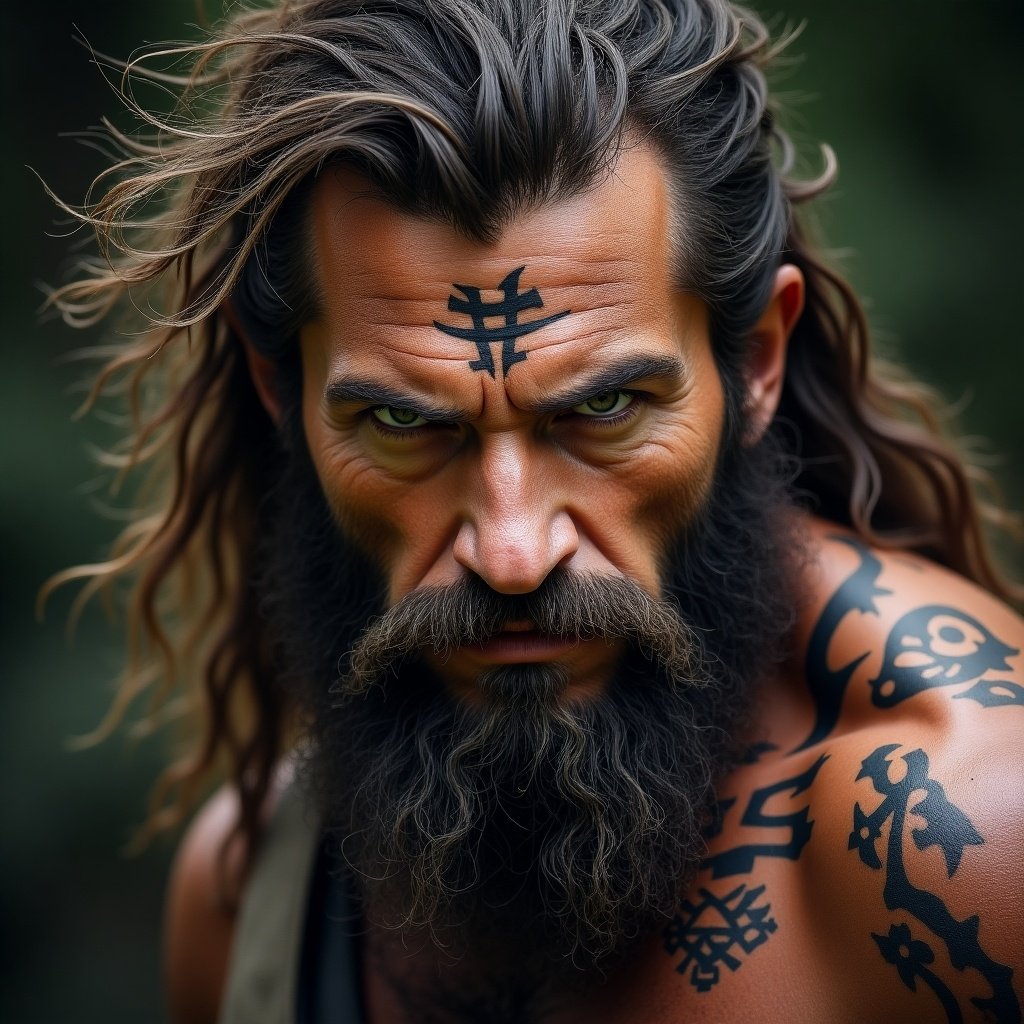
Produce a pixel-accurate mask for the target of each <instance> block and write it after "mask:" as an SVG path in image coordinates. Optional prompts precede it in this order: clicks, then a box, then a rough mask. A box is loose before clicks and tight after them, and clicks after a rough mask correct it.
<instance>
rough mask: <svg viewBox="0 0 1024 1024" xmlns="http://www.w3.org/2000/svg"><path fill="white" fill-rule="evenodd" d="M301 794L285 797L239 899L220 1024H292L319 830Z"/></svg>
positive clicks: (295, 790) (289, 791)
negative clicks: (238, 911) (239, 909)
mask: <svg viewBox="0 0 1024 1024" xmlns="http://www.w3.org/2000/svg"><path fill="white" fill-rule="evenodd" d="M313 817H314V815H313V814H312V812H311V811H310V810H309V808H308V807H307V805H306V802H305V801H304V800H303V796H302V793H301V792H300V788H299V787H298V786H294V785H291V786H288V787H287V788H286V789H285V791H284V792H283V793H282V795H281V798H280V800H279V802H278V805H277V807H276V808H275V810H274V814H273V816H272V817H271V821H270V825H269V827H268V828H267V830H266V832H265V833H264V835H263V837H262V843H261V846H260V849H259V852H258V853H257V856H256V860H255V863H254V864H253V866H252V870H251V872H250V875H249V880H248V882H247V884H246V888H245V893H244V895H243V898H242V907H241V912H240V913H239V917H238V924H237V926H236V930H235V938H234V944H233V947H232V950H231V961H230V967H229V970H228V979H227V985H226V986H225V992H224V1000H223V1003H222V1005H221V1012H220V1016H219V1018H218V1022H219V1024H295V1007H296V996H297V988H296V986H297V985H298V976H299V959H300V957H301V954H302V938H303V932H304V925H305V919H306V904H307V900H308V895H309V886H310V882H311V879H312V874H313V865H314V863H315V860H316V854H317V849H318V846H319V838H320V830H319V828H318V827H317V825H316V822H315V821H314V820H313Z"/></svg>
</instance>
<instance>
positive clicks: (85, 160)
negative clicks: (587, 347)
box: [0, 0, 1024, 1024]
mask: <svg viewBox="0 0 1024 1024" xmlns="http://www.w3.org/2000/svg"><path fill="white" fill-rule="evenodd" d="M761 10H762V11H764V13H766V14H769V15H773V14H774V12H775V11H777V10H778V11H780V14H779V16H778V18H777V20H776V21H775V24H776V27H777V28H780V29H781V28H782V27H783V26H784V24H785V21H786V17H787V16H788V18H789V19H791V20H792V21H800V20H802V19H805V18H806V19H807V27H806V31H805V32H804V34H803V36H802V37H801V38H800V39H799V40H798V42H797V43H796V44H795V46H794V47H793V51H792V52H793V53H794V54H802V55H803V59H802V60H801V61H800V62H798V63H794V64H793V65H792V66H791V67H790V68H789V69H788V70H787V72H786V74H785V75H784V76H783V77H782V79H781V81H780V82H779V87H780V89H781V90H782V92H783V93H784V94H785V95H786V98H787V106H788V108H789V111H790V116H789V119H788V120H789V125H790V127H791V128H792V129H793V130H794V131H795V133H796V134H797V136H798V137H799V138H800V139H801V140H802V141H803V142H804V143H805V144H806V145H807V147H808V151H809V152H811V151H812V150H811V146H812V144H813V143H814V142H815V141H816V140H825V141H828V142H829V143H830V144H831V145H832V146H833V147H834V148H835V150H836V151H837V153H838V155H839V159H840V163H841V168H842V173H841V177H840V182H839V186H838V188H837V189H836V190H835V192H834V193H833V195H832V197H831V198H829V199H828V200H827V201H826V202H824V203H823V204H820V219H821V221H822V222H823V225H824V228H825V230H826V234H827V236H828V238H829V241H830V242H831V244H832V245H834V246H836V247H841V248H842V249H843V250H844V253H845V255H844V265H845V267H846V270H847V272H848V273H849V275H850V276H851V277H852V279H853V281H854V282H855V284H856V285H857V286H858V287H859V288H860V290H861V291H862V293H863V294H864V295H865V296H866V297H867V299H868V302H869V308H870V310H871V316H872V320H873V322H874V324H875V326H876V328H878V330H879V331H880V335H881V338H882V341H883V345H884V348H885V350H886V351H887V352H893V353H897V352H898V353H902V355H903V357H904V358H905V359H906V360H907V361H908V362H909V363H910V364H911V365H912V366H913V367H914V369H915V371H916V372H917V373H918V374H919V375H920V376H921V377H922V378H924V379H925V380H928V381H930V382H932V383H934V384H936V385H938V386H939V387H940V388H941V389H942V390H943V391H944V392H945V393H946V395H947V396H949V397H951V398H953V399H956V400H961V399H962V400H963V402H964V406H963V411H962V413H961V424H962V428H963V430H964V432H965V433H968V434H971V435H980V436H982V437H985V438H988V439H989V441H990V444H989V446H988V449H987V450H988V451H989V452H990V453H991V454H993V455H995V454H999V455H1001V459H1000V461H999V462H997V463H996V465H995V470H996V472H997V474H998V475H999V477H1000V479H1001V481H1002V483H1003V485H1004V488H1005V490H1006V492H1007V494H1008V496H1009V499H1010V502H1011V504H1013V505H1014V506H1015V507H1017V508H1019V507H1021V504H1022V497H1024V468H1022V462H1021V455H1020V448H1019V440H1020V438H1021V434H1022V429H1021V428H1022V424H1024V414H1022V406H1024V398H1022V395H1021V382H1020V377H1021V371H1022V367H1024V359H1022V356H1021V350H1020V340H1021V337H1022V331H1021V327H1020V320H1019V312H1018V306H1019V304H1020V299H1021V288H1022V286H1021V270H1022V269H1024V266H1022V264H1024V260H1022V257H1021V245H1022V239H1024V214H1022V209H1024V204H1022V202H1021V197H1020V189H1021V183H1022V178H1024V131H1022V121H1024V118H1022V110H1024V81H1022V76H1021V71H1020V68H1021V60H1020V46H1021V42H1020V41H1021V39H1022V38H1024V3H1021V0H932V2H917V0H901V2H899V3H892V2H888V3H883V2H861V3H857V4H852V3H848V2H838V0H818V2H817V3H812V2H811V0H794V2H793V3H790V4H789V5H788V6H787V7H785V8H774V7H773V8H768V7H766V6H764V5H762V6H761ZM195 20H196V7H195V4H194V2H193V0H175V2H172V0H162V2H160V3H156V4H152V5H144V4H138V3H129V2H126V0H117V2H114V0H108V2H105V3H84V2H82V0H51V2H49V3H45V4H42V3H36V4H23V5H19V12H18V14H17V15H15V16H14V20H13V22H12V21H11V20H10V16H9V17H8V22H7V24H8V28H7V31H6V33H5V35H4V41H3V44H2V45H3V47H4V53H3V62H2V68H3V72H2V73H3V98H4V105H5V110H4V114H5V118H4V123H5V124H6V125H7V131H8V133H9V136H8V144H7V146H6V148H5V159H4V163H3V174H4V179H3V182H2V188H3V192H2V194H3V195H5V196H6V197H7V202H6V206H5V209H4V215H5V218H6V220H7V225H8V226H7V229H6V232H7V240H6V243H5V245H4V247H3V261H4V262H3V274H2V287H3V290H4V292H3V294H4V301H3V305H2V307H0V308H2V314H0V315H2V317H3V338H4V342H3V344H4V348H3V356H4V359H3V374H2V377H0V381H2V383H0V388H2V395H3V402H2V405H0V417H3V435H4V438H5V441H4V443H3V445H2V447H0V453H2V454H0V458H2V472H0V489H2V490H0V496H2V497H0V508H2V516H0V539H2V541H0V542H2V548H0V551H2V558H3V561H2V565H3V572H2V576H0V610H2V616H0V630H2V642H0V679H2V688H0V778H2V779H3V789H2V794H3V806H2V814H3V818H2V821H3V837H4V838H3V843H2V847H0V928H2V933H0V948H3V949H4V950H5V954H4V957H3V966H2V968H0V970H2V972H3V975H2V977H0V1021H2V1022H4V1024H30V1022H31V1024H35V1022H45V1024H62V1022H65V1021H67V1022H71V1021H74V1022H77V1024H93V1022H96V1024H100V1022H102V1024H119V1022H127V1021H131V1022H148V1021H160V1020H163V1019H164V1017H163V1011H162V1009H161V999H160V982H159V920H160V913H161V901H162V890H163V885H164V878H165V874H166V869H167V865H168V862H169V857H170V850H171V843H170V842H167V843H164V844H157V845H156V846H154V847H152V848H151V849H150V851H149V852H147V853H145V854H143V855H142V856H140V857H135V858H126V857H125V856H123V853H122V849H123V846H124V843H125V841H126V839H127V837H128V836H129V834H130V831H131V828H132V826H133V825H134V824H135V823H137V822H138V821H139V820H140V818H141V816H142V814H143V800H144V793H145V789H146V786H147V783H148V782H149V781H150V780H151V779H152V777H153V775H154V772H155V770H156V768H157V765H158V764H159V761H160V744H159V741H149V742H148V743H143V744H134V745H133V744H132V743H130V742H128V741H127V740H125V739H124V738H122V737H118V738H115V739H114V740H112V741H109V742H107V743H106V744H104V745H103V746H101V747H99V748H97V749H93V750H90V751H87V752H85V753H74V754H72V753H69V752H68V750H67V749H66V742H67V740H68V739H69V737H71V736H73V735H75V734H79V733H82V732H85V731H88V730H89V729H90V728H92V727H93V726H94V725H95V724H96V722H97V721H98V719H99V717H100V715H101V713H102V711H103V709H104V708H105V706H106V703H107V701H108V699H109V695H110V692H111V680H112V677H113V676H114V674H115V672H116V670H117V666H118V663H119V651H118V644H117V635H116V632H115V631H114V630H113V629H112V628H111V627H110V626H109V625H108V624H106V623H105V621H104V620H103V619H102V617H101V616H100V615H99V614H98V613H97V612H96V610H95V609H93V611H91V612H90V613H89V614H87V615H86V617H85V620H84V622H83V627H82V629H81V630H80V632H79V635H78V639H77V642H76V644H75V645H74V646H73V647H72V646H69V645H68V644H67V643H66V641H65V637H64V629H63V620H64V618H65V616H66V612H67V609H68V606H69V599H70V596H71V595H70V594H68V593H61V594H60V595H58V597H57V598H56V599H54V600H53V601H51V603H50V606H49V609H48V612H47V616H46V620H45V623H44V624H43V625H39V624H37V623H36V621H35V619H34V617H33V600H34V594H35V591H36V589H37V587H38V586H39V584H40V583H41V582H42V581H43V580H44V579H45V577H46V576H47V575H48V574H49V573H51V572H53V571H55V570H57V569H59V568H61V567H63V566H66V565H68V564H70V563H72V562H78V561H85V560H91V559H93V558H97V557H99V556H100V555H101V554H102V551H103V547H104V544H105V543H106V542H108V541H109V540H110V539H111V537H112V536H113V533H114V531H115V524H114V523H112V522H111V521H110V520H109V519H103V518H101V517H100V516H98V515H97V514H96V511H95V505H96V503H97V501H99V500H101V499H102V498H103V497H104V495H103V492H102V490H101V489H99V488H98V486H97V483H96V481H97V480H98V479H99V478H98V475H97V472H96V469H95V467H94V465H93V464H92V463H91V462H90V458H89V455H88V452H87V445H88V443H89V441H90V439H91V440H93V441H95V440H96V439H98V438H100V436H101V435H100V433H99V431H100V430H101V429H102V428H101V427H99V426H98V425H96V424H95V423H93V424H90V425H87V426H83V425H82V424H73V423H72V422H71V420H70V416H71V413H72V411H73V409H74V407H75V404H76V395H75V393H74V392H73V391H72V390H71V385H72V384H73V382H74V380H75V377H76V373H78V372H80V369H79V370H76V369H75V367H73V366H67V365H59V363H58V360H59V357H60V356H61V355H62V354H64V353H66V352H68V351H70V350H71V349H74V348H76V347H78V346H80V345H81V344H82V343H83V342H84V341H86V340H87V339H86V338H85V337H83V336H82V335H81V334H74V333H72V332H70V331H68V330H66V329H64V328H63V327H62V326H61V325H60V324H59V323H54V322H52V321H51V322H47V323H43V324H40V322H39V321H38V319H37V316H36V312H35V310H36V307H37V306H38V304H39V302H40V299H41V293H40V292H39V290H38V287H37V282H38V281H39V280H49V281H54V280H55V279H57V278H58V277H59V274H60V269H61V267H62V265H63V264H64V261H65V259H66V252H67V241H66V240H61V239H54V238H51V237H47V234H46V232H47V231H48V230H51V231H52V230H53V229H54V224H55V217H54V211H53V209H52V207H51V206H50V204H49V203H48V201H47V200H46V198H45V196H44V194H43V191H42V188H41V187H40V185H39V184H38V182H37V181H36V180H35V178H34V177H33V176H32V175H31V173H30V172H29V171H28V170H26V169H25V166H24V165H25V164H30V165H31V166H33V167H34V168H36V169H37V170H38V171H39V172H40V173H41V174H42V175H43V177H45V178H46V180H47V181H48V182H49V183H50V184H51V185H52V186H53V187H54V188H55V189H56V191H57V192H58V193H59V194H61V195H63V196H65V197H66V198H69V199H72V200H77V199H78V198H80V197H81V196H82V194H83V192H84V189H85V187H86V185H87V184H88V182H89V180H90V179H91V178H92V176H93V174H94V173H95V172H96V171H97V170H98V169H99V167H100V166H101V159H100V157H99V156H98V155H97V154H96V153H95V152H93V151H91V150H89V149H87V148H85V147H83V146H82V145H80V144H78V143H76V142H74V141H72V140H70V139H68V138H66V137H61V133H65V132H72V131H77V130H80V129H82V128H85V127H87V126H89V125H94V124H96V123H97V121H98V119H99V117H100V116H101V114H103V113H105V112H108V113H109V112H113V111H115V110H116V109H117V108H116V100H115V98H114V96H113V95H112V94H111V93H110V91H109V90H108V88H107V87H106V86H105V85H104V83H103V81H102V79H101V78H100V76H99V74H98V72H97V71H96V70H95V69H94V68H93V67H92V66H91V65H90V63H89V58H88V55H87V54H86V52H85V51H84V50H83V49H82V48H80V47H79V46H77V45H76V44H75V43H74V42H73V41H72V37H73V35H74V34H75V26H77V28H78V31H79V32H80V33H82V34H83V35H84V36H85V37H86V38H88V39H89V41H90V42H91V43H92V44H93V45H94V46H95V47H96V48H97V49H98V50H100V51H104V52H107V53H112V54H116V55H126V54H128V53H130V51H131V50H132V49H133V47H134V46H136V45H138V44H139V43H141V42H143V41H145V40H160V39H167V38H181V37H183V36H185V37H188V36H194V35H195V29H191V28H188V27H187V25H188V23H189V22H194V21H195ZM1009 557H1011V558H1012V557H1014V556H1013V555H1012V554H1011V555H1010V556H1009ZM1018 565H1019V562H1018Z"/></svg>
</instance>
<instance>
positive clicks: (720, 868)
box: [664, 743, 828, 992]
mask: <svg viewBox="0 0 1024 1024" xmlns="http://www.w3.org/2000/svg"><path fill="white" fill-rule="evenodd" d="M772 749H774V747H773V746H772V745H771V744H768V743H764V744H756V745H755V746H754V747H753V748H751V751H750V752H749V755H748V758H745V759H744V760H746V761H747V763H753V762H756V761H757V760H758V758H759V757H760V756H761V755H762V754H764V753H766V752H767V751H768V750H772ZM827 759H828V757H827V755H825V754H823V755H822V756H821V757H819V758H818V760H817V761H815V762H814V764H812V765H811V766H810V767H809V768H807V769H806V770H805V771H803V772H800V773H799V774H797V775H794V776H792V777H791V778H786V779H781V780H779V781H777V782H773V783H771V784H770V785H767V786H761V787H760V788H758V789H755V790H754V792H753V793H751V795H750V797H749V799H748V800H747V803H746V805H745V807H744V809H743V813H742V816H741V817H740V824H741V825H744V826H747V827H748V828H768V829H773V830H778V829H780V828H781V829H786V830H788V832H789V838H788V839H787V840H786V841H784V842H779V841H778V840H777V839H774V836H775V833H773V839H774V841H772V842H755V843H744V844H740V845H738V846H733V847H730V848H729V849H727V850H724V851H722V852H721V853H717V854H714V855H712V856H710V857H708V858H706V859H705V860H704V861H703V862H702V863H701V870H704V871H710V872H711V878H712V879H713V880H714V879H719V878H727V877H730V876H735V875H744V874H750V873H751V872H752V871H753V869H754V866H755V863H756V862H757V860H758V859H759V858H778V857H782V858H785V859H787V860H797V859H798V858H799V856H800V854H801V852H802V851H803V848H804V847H805V846H806V845H807V843H808V841H809V840H810V838H811V830H812V828H813V826H814V822H813V821H812V820H811V818H810V802H809V801H801V802H800V804H799V805H798V806H797V807H796V808H795V809H793V810H791V811H789V812H788V813H779V812H778V811H768V810H766V809H765V808H766V806H767V805H768V804H769V802H770V801H772V798H778V797H779V795H780V794H784V793H788V794H789V796H790V799H791V800H795V798H797V797H799V796H801V795H803V794H804V793H806V791H807V790H808V788H809V787H810V785H811V783H812V782H813V781H814V779H815V777H816V776H817V774H818V772H819V771H820V770H821V766H822V765H823V764H824V763H825V761H826V760H827ZM735 804H736V799H735V798H726V799H722V800H719V801H718V803H717V804H716V805H715V807H714V808H713V812H712V818H711V821H710V822H709V824H708V826H707V828H706V830H705V833H704V834H705V838H707V839H711V838H713V837H714V836H716V835H719V834H720V833H721V831H722V828H723V825H724V822H725V819H726V817H728V816H729V815H730V813H731V811H732V808H733V807H734V806H735ZM765 892H766V887H765V886H764V885H759V886H756V887H751V888H748V887H747V884H746V883H741V884H740V885H738V886H735V887H733V888H732V889H731V890H730V891H729V892H727V893H725V894H724V895H719V894H717V893H715V892H713V891H712V890H711V889H708V888H700V889H698V890H697V896H696V899H694V900H690V899H684V900H681V901H680V903H679V913H678V914H676V916H675V917H674V918H673V919H672V921H671V923H670V924H669V925H668V927H667V928H666V929H665V935H664V938H665V950H666V951H667V952H668V953H669V954H670V955H671V954H674V953H679V952H682V953H684V954H685V955H684V956H683V959H682V960H681V961H680V962H679V963H678V964H677V965H676V970H677V971H678V972H679V973H680V974H687V972H689V980H690V984H691V985H693V987H694V988H695V989H696V990H697V991H698V992H709V991H710V990H711V989H712V988H713V987H714V986H715V985H716V984H717V983H718V981H719V980H720V978H721V967H722V966H725V967H727V968H728V969H729V970H730V971H736V970H738V969H739V968H740V967H741V966H742V964H743V958H742V956H743V955H746V954H750V953H752V952H753V951H754V950H755V949H757V947H758V946H760V945H761V944H762V943H764V942H767V940H768V938H769V936H770V935H771V934H772V933H773V932H775V931H776V929H777V928H778V924H777V923H776V921H775V918H774V917H771V916H770V913H771V904H770V903H769V902H768V901H767V899H766V898H765Z"/></svg>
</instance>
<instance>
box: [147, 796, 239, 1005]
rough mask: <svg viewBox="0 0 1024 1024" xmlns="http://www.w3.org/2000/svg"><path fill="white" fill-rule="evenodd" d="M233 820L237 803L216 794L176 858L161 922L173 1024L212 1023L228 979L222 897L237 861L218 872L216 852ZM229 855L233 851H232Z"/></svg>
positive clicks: (228, 935) (228, 929)
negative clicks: (223, 871) (224, 872)
mask: <svg viewBox="0 0 1024 1024" xmlns="http://www.w3.org/2000/svg"><path fill="white" fill-rule="evenodd" d="M236 818H237V800H236V798H235V795H234V793H233V792H232V791H230V790H229V789H228V788H227V787H223V788H222V789H220V790H218V791H217V793H215V794H214V795H213V796H212V797H211V798H210V799H209V801H207V803H206V804H205V805H204V806H203V807H202V809H201V810H200V811H199V813H198V814H197V815H196V817H195V820H194V821H193V822H192V824H191V825H190V827H189V829H188V831H187V832H186V833H185V837H184V839H183V840H182V843H181V846H180V847H179V849H178V853H177V855H176V857H175V860H174V864H173V866H172V869H171V875H170V880H169V883H168V891H167V902H166V908H165V919H164V974H165V984H166V988H167V1000H168V1005H169V1009H170V1017H171V1020H172V1021H173V1022H174V1024H214V1022H215V1021H216V1019H217V1014H218V1011H219V1009H220V1001H221V994H222V991H223V988H224V982H225V980H226V978H227V970H228V959H229V956H230V953H231V941H232V936H233V932H234V924H235V918H234V913H233V911H232V910H231V909H230V908H229V907H228V906H227V904H226V902H225V900H224V898H223V892H222V890H223V881H225V880H227V881H229V882H230V881H231V880H232V879H231V872H232V870H233V869H235V870H237V866H238V864H239V861H240V858H239V857H237V856H232V857H230V858H229V860H228V861H227V864H226V867H227V871H228V875H227V877H225V875H224V874H223V873H222V872H221V870H220V852H221V849H222V848H223V844H224V841H225V839H226V838H227V836H228V835H229V834H230V832H231V830H232V828H233V826H234V824H235V821H236ZM232 852H234V851H232Z"/></svg>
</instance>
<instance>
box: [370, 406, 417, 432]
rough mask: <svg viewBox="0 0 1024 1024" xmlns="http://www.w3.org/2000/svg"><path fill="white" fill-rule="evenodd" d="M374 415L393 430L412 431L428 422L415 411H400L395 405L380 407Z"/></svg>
mask: <svg viewBox="0 0 1024 1024" xmlns="http://www.w3.org/2000/svg"><path fill="white" fill-rule="evenodd" d="M373 415H374V416H375V417H376V418H377V420H378V421H379V422H381V423H383V424H384V426H385V427H391V429H392V430H410V429H412V428H413V427H422V426H423V425H424V424H425V423H426V422H427V421H426V420H425V419H424V418H423V417H422V416H421V415H420V414H419V413H418V412H416V411H415V410H414V409H399V408H396V407H395V406H393V405H378V406H377V408H376V409H374V410H373Z"/></svg>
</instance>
